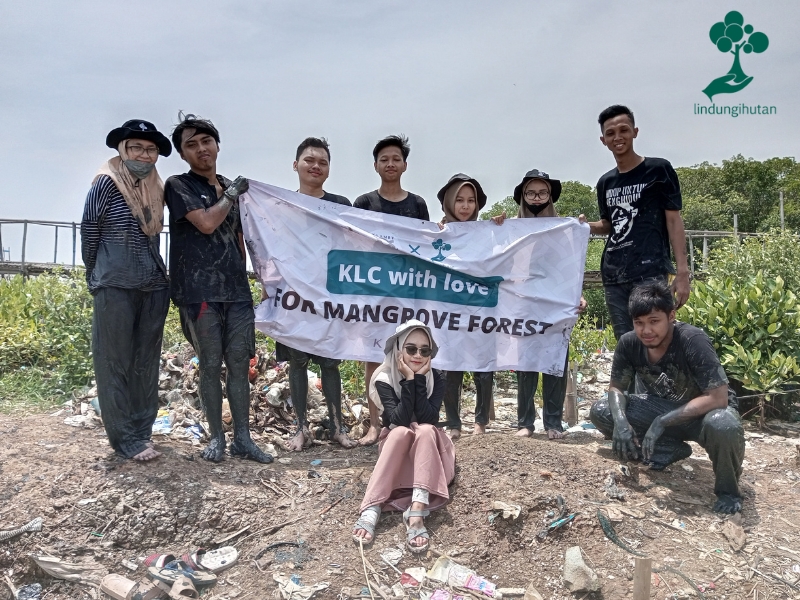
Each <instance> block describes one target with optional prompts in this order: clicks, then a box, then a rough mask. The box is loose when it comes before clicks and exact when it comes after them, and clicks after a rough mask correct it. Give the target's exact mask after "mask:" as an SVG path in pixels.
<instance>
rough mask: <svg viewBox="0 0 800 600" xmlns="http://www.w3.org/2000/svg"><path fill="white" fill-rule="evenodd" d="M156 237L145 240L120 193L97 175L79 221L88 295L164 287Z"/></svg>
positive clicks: (108, 179)
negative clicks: (108, 290)
mask: <svg viewBox="0 0 800 600" xmlns="http://www.w3.org/2000/svg"><path fill="white" fill-rule="evenodd" d="M159 244H160V240H159V236H157V235H154V236H153V237H152V238H149V237H147V235H145V233H144V232H143V231H142V229H141V228H140V227H139V224H138V223H137V222H136V218H135V217H134V216H133V213H132V212H131V209H130V208H128V204H127V203H126V202H125V198H124V197H123V195H122V193H121V192H120V191H119V189H117V186H116V184H115V183H114V181H113V180H112V179H111V178H110V177H109V176H108V175H101V176H100V177H98V178H97V180H96V181H95V182H94V184H92V187H91V189H90V190H89V194H88V195H87V196H86V206H85V207H84V210H83V219H82V220H81V253H82V255H83V264H84V265H86V282H87V283H88V284H89V291H90V292H92V293H94V292H96V291H97V290H98V289H99V288H103V287H115V288H123V289H137V290H142V291H153V290H159V289H163V288H165V287H167V286H168V285H169V283H168V280H167V268H166V266H165V265H164V261H163V260H162V259H161V254H160V251H159Z"/></svg>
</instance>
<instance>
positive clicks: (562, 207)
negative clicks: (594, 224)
mask: <svg viewBox="0 0 800 600" xmlns="http://www.w3.org/2000/svg"><path fill="white" fill-rule="evenodd" d="M556 212H558V215H559V216H561V217H577V216H578V215H586V219H587V220H589V221H599V220H600V209H599V208H598V207H597V194H596V193H595V191H594V189H593V188H592V187H591V186H588V185H586V184H583V183H581V182H580V181H565V182H564V183H563V184H562V190H561V197H560V198H559V199H558V202H556Z"/></svg>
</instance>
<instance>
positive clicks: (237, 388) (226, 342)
mask: <svg viewBox="0 0 800 600" xmlns="http://www.w3.org/2000/svg"><path fill="white" fill-rule="evenodd" d="M172 140H173V142H172V143H173V145H174V146H175V148H176V149H177V150H178V152H179V153H180V155H181V158H182V159H183V160H185V161H186V162H187V163H188V164H189V167H190V170H189V172H188V173H184V174H183V175H174V176H172V177H170V178H169V179H167V183H166V184H165V188H164V196H165V200H166V203H167V206H169V234H170V241H171V244H170V246H171V248H170V256H169V275H170V295H171V296H172V300H173V302H175V304H176V305H177V306H178V309H179V312H180V317H181V327H182V328H183V333H184V335H185V336H186V339H187V340H189V342H190V343H191V344H192V346H194V350H195V352H197V357H198V359H199V361H200V401H201V403H202V405H203V410H204V411H205V413H206V418H207V419H208V427H209V430H210V431H209V435H210V436H211V443H210V444H209V445H208V447H207V448H206V449H205V450H204V451H203V458H205V459H206V460H210V461H213V462H219V461H221V460H222V459H223V457H224V455H225V433H224V432H223V430H222V384H221V382H220V373H221V371H222V359H223V358H224V359H225V367H226V380H225V383H226V385H225V388H226V390H227V394H228V403H229V404H230V407H231V416H232V417H233V443H232V444H231V447H230V453H231V456H242V457H244V458H249V459H252V460H255V461H258V462H261V463H270V462H272V456H270V455H269V454H266V453H265V452H263V451H262V450H261V449H260V448H259V447H258V446H256V445H255V443H254V442H253V440H252V439H250V423H249V421H250V382H249V381H248V368H249V366H250V359H251V358H252V357H253V356H255V350H256V338H255V314H254V312H253V298H252V295H251V293H250V286H249V284H248V282H247V267H246V262H245V250H244V241H243V238H242V225H241V223H240V221H239V195H240V194H242V193H244V192H245V191H247V188H248V182H247V179H245V178H244V177H237V178H236V181H234V182H231V181H230V180H229V179H226V178H225V177H223V176H222V175H219V174H218V173H217V153H218V152H219V132H218V131H217V129H216V127H214V125H213V124H212V123H211V121H207V120H205V119H197V118H195V117H194V115H189V116H187V118H186V119H184V120H183V121H182V122H181V123H180V124H178V126H177V127H176V128H175V130H174V131H173V132H172Z"/></svg>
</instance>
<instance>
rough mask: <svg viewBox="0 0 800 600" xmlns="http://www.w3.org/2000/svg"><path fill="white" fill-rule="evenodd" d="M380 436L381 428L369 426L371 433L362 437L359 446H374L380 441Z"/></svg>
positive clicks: (368, 432)
mask: <svg viewBox="0 0 800 600" xmlns="http://www.w3.org/2000/svg"><path fill="white" fill-rule="evenodd" d="M380 435H381V428H380V427H378V426H377V425H370V426H369V431H367V434H366V435H365V436H364V437H362V438H361V439H360V440H358V445H359V446H372V445H373V444H375V443H376V442H377V441H378V438H379V437H380Z"/></svg>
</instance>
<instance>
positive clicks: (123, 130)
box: [106, 119, 172, 156]
mask: <svg viewBox="0 0 800 600" xmlns="http://www.w3.org/2000/svg"><path fill="white" fill-rule="evenodd" d="M131 138H135V139H137V140H147V141H148V142H153V143H154V144H155V145H156V146H158V153H159V154H160V155H161V156H169V155H170V154H172V144H171V143H170V141H169V140H168V139H167V137H166V136H165V135H164V134H163V133H160V132H159V131H158V129H156V126H155V125H153V124H152V123H151V122H150V121H142V120H141V119H131V120H130V121H125V123H123V124H122V127H117V128H116V129H112V130H111V131H110V132H109V134H108V135H107V136H106V146H108V147H109V148H113V149H114V150H116V149H117V148H119V143H120V142H121V141H122V140H129V139H131Z"/></svg>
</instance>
